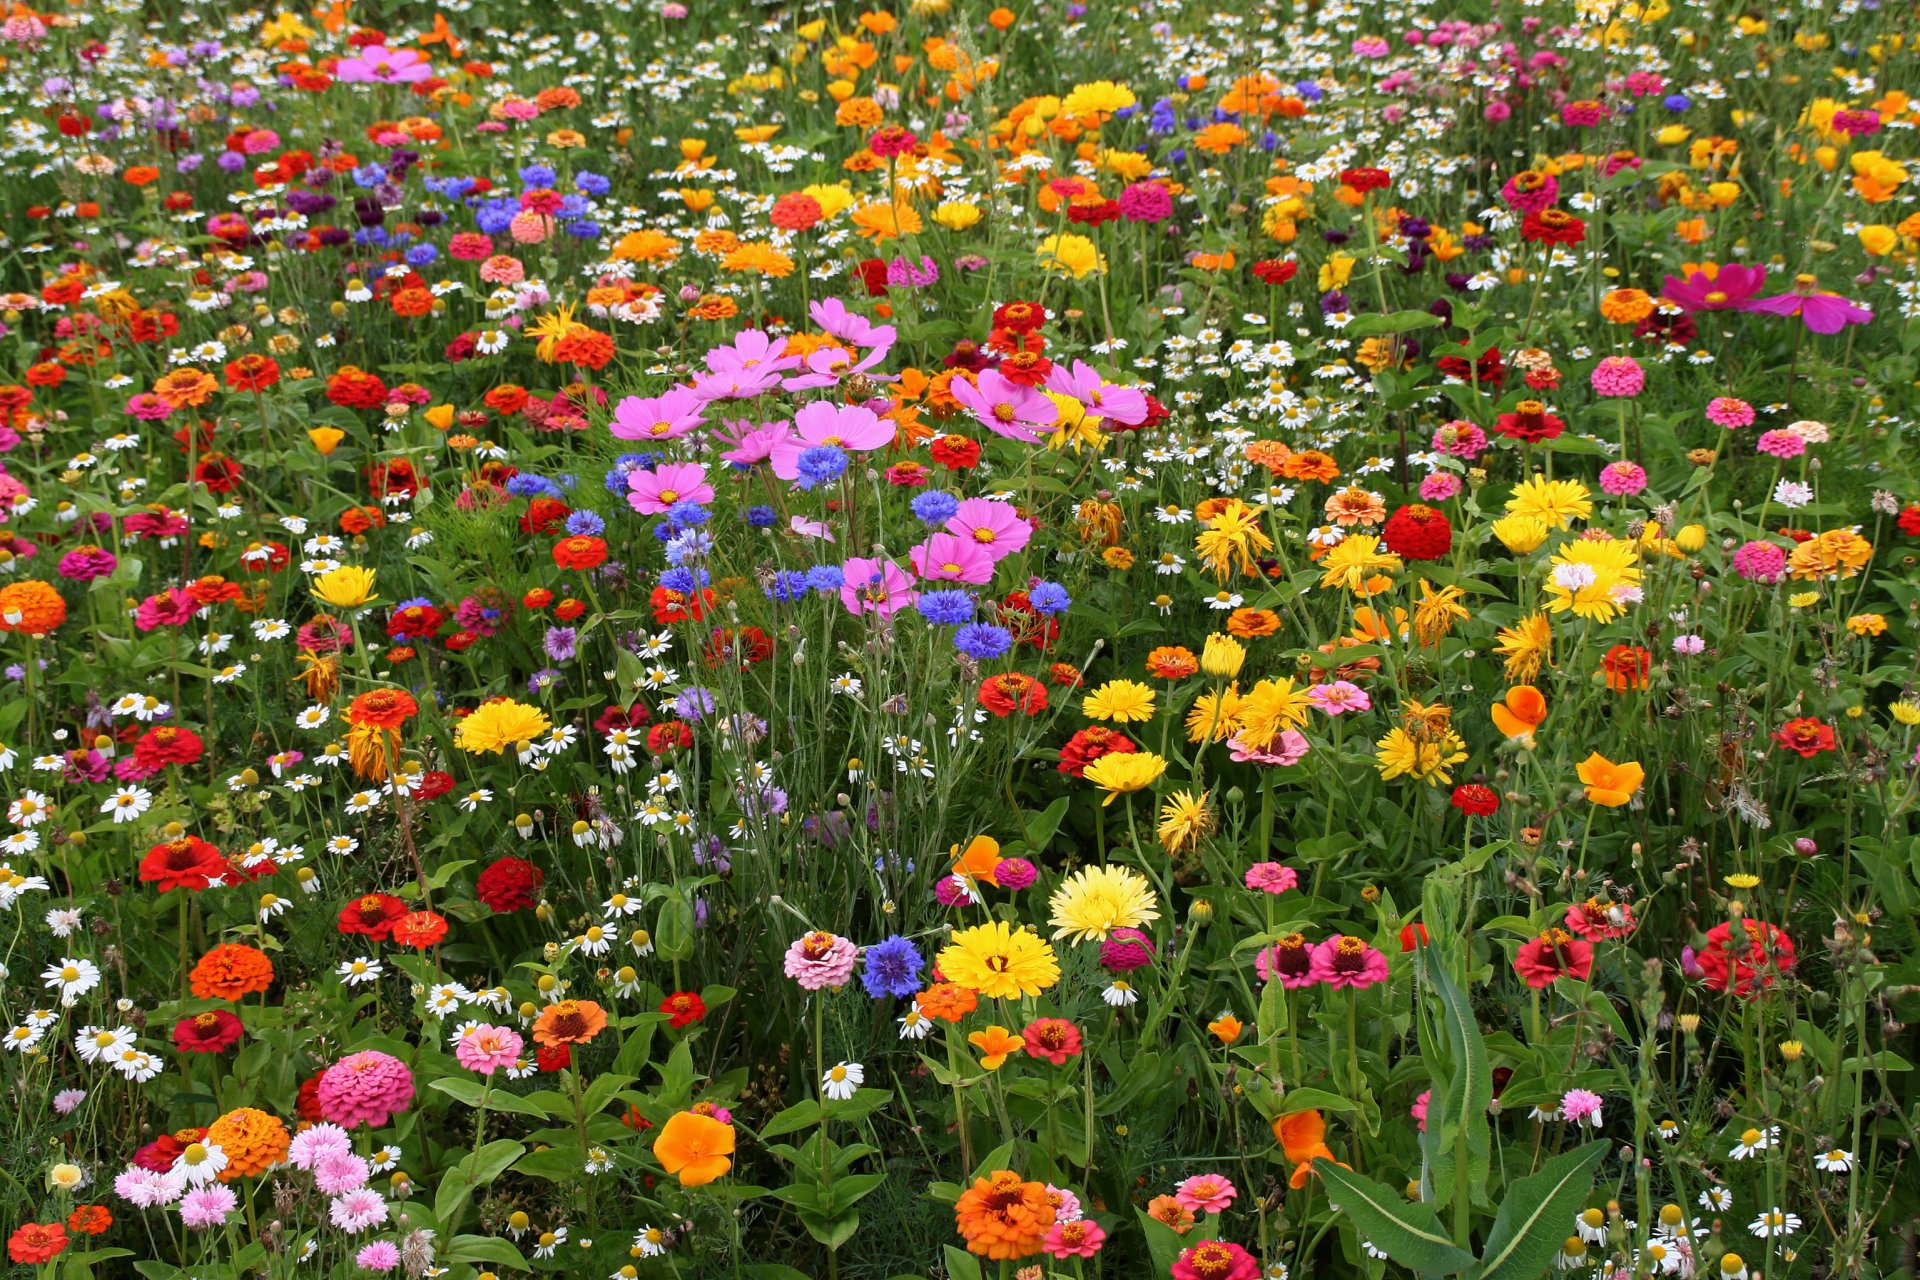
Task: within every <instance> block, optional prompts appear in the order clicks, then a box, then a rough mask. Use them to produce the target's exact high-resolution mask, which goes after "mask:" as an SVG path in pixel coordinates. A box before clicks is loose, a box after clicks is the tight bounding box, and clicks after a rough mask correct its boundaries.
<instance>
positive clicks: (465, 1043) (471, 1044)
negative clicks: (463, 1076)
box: [453, 1022, 526, 1076]
mask: <svg viewBox="0 0 1920 1280" xmlns="http://www.w3.org/2000/svg"><path fill="white" fill-rule="evenodd" d="M525 1047H526V1042H525V1041H523V1040H522V1039H521V1038H520V1033H519V1032H517V1031H514V1030H512V1029H511V1028H509V1027H496V1026H493V1025H492V1024H491V1023H486V1022H482V1023H480V1024H479V1025H478V1026H472V1027H468V1028H467V1029H466V1031H464V1032H463V1033H462V1034H461V1036H460V1039H459V1040H458V1042H456V1043H455V1044H454V1046H453V1056H454V1058H455V1059H456V1060H457V1061H458V1062H459V1063H460V1065H461V1066H463V1067H465V1068H466V1069H467V1070H469V1071H477V1072H479V1073H480V1074H481V1075H483V1076H490V1075H492V1074H493V1073H494V1072H496V1071H499V1070H501V1069H503V1068H506V1067H510V1066H512V1065H513V1064H514V1063H515V1062H518V1061H519V1060H520V1051H521V1050H522V1049H524V1048H525Z"/></svg>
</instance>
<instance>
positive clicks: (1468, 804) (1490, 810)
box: [1453, 782, 1500, 818]
mask: <svg viewBox="0 0 1920 1280" xmlns="http://www.w3.org/2000/svg"><path fill="white" fill-rule="evenodd" d="M1453 807H1454V808H1456V809H1458V810H1459V811H1460V812H1462V813H1464V814H1466V815H1467V816H1468V817H1469V818H1488V817H1492V816H1493V815H1494V814H1495V813H1497V812H1498V811H1499V809H1500V797H1499V796H1497V795H1495V794H1494V791H1493V788H1492V787H1483V786H1481V785H1480V784H1479V783H1477V782H1469V783H1465V784H1464V785H1462V786H1458V787H1455V788H1454V789H1453Z"/></svg>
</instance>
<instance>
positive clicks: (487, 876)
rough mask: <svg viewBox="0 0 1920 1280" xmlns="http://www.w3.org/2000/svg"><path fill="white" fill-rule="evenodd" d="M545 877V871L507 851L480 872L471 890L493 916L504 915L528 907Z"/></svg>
mask: <svg viewBox="0 0 1920 1280" xmlns="http://www.w3.org/2000/svg"><path fill="white" fill-rule="evenodd" d="M546 878H547V875H546V872H544V871H542V870H540V868H538V867H536V866H534V865H533V864H532V863H531V862H528V861H527V860H526V859H525V858H516V857H514V856H513V855H512V854H507V855H506V856H505V857H503V858H498V859H496V860H495V861H494V862H493V864H492V865H491V866H489V867H488V868H487V869H486V870H485V871H482V872H481V873H480V878H479V879H478V880H476V881H475V882H474V892H475V893H477V894H478V895H479V897H480V901H482V902H484V903H486V904H487V906H488V907H489V908H490V909H491V910H492V911H493V912H494V913H495V914H496V915H505V914H506V913H507V912H509V911H521V910H524V909H525V908H527V907H530V906H532V905H533V903H534V898H535V895H536V893H537V891H538V890H539V888H540V885H541V884H542V883H543V882H544V881H545V880H546Z"/></svg>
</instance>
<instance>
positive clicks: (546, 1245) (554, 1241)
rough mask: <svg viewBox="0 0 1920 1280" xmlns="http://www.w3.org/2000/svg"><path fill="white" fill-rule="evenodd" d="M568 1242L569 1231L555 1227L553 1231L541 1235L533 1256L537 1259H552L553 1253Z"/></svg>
mask: <svg viewBox="0 0 1920 1280" xmlns="http://www.w3.org/2000/svg"><path fill="white" fill-rule="evenodd" d="M566 1242H567V1229H566V1228H565V1227H555V1228H554V1229H553V1230H551V1231H543V1232H541V1233H540V1239H539V1241H538V1242H537V1243H535V1245H534V1246H533V1256H534V1257H536V1258H551V1257H552V1256H553V1251H554V1250H555V1249H558V1248H559V1247H560V1246H561V1245H563V1244H565V1243H566Z"/></svg>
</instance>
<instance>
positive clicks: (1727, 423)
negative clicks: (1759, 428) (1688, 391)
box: [1707, 396, 1753, 431]
mask: <svg viewBox="0 0 1920 1280" xmlns="http://www.w3.org/2000/svg"><path fill="white" fill-rule="evenodd" d="M1707 421H1708V422H1711V423H1712V424H1713V425H1714V426H1716V427H1725V428H1727V430H1729V431H1732V430H1736V429H1738V428H1740V427H1745V426H1750V425H1752V423H1753V406H1752V405H1750V404H1748V403H1747V402H1746V401H1745V400H1736V399H1735V398H1734V397H1732V396H1715V397H1714V398H1713V399H1711V400H1709V401H1708V402H1707Z"/></svg>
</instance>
